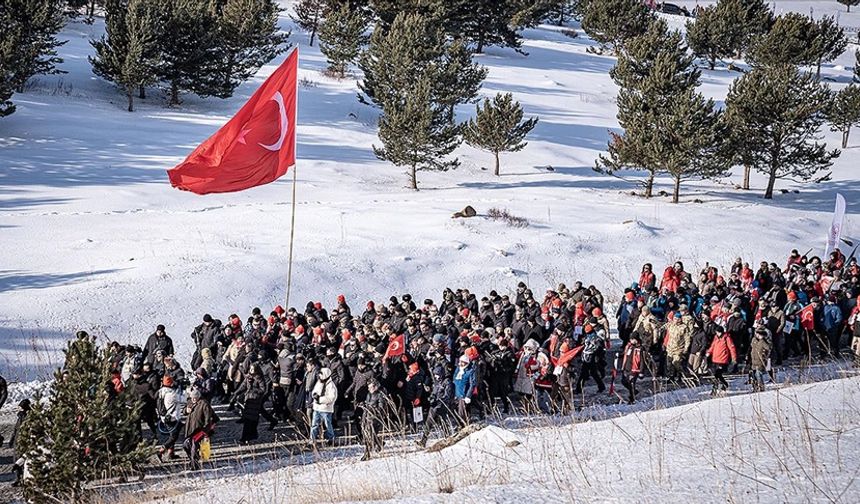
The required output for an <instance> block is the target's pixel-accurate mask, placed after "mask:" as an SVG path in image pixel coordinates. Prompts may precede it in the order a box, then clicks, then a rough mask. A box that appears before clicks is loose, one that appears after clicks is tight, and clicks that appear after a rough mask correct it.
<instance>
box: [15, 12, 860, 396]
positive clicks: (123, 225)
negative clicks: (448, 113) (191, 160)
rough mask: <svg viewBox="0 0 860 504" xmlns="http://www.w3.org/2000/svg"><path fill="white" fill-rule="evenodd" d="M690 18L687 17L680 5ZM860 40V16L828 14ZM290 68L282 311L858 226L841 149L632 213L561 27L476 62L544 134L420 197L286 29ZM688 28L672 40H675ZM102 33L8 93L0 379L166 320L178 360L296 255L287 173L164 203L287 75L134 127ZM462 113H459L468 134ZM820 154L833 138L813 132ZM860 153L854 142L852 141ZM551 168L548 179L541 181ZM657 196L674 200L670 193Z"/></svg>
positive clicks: (585, 69)
mask: <svg viewBox="0 0 860 504" xmlns="http://www.w3.org/2000/svg"><path fill="white" fill-rule="evenodd" d="M687 3H691V2H687ZM777 3H778V4H779V5H780V8H783V7H784V6H787V5H788V4H791V8H793V9H797V10H800V11H802V12H807V11H808V10H809V7H810V6H813V7H814V8H815V9H818V6H819V5H821V6H822V10H823V9H824V8H825V6H826V8H828V9H829V8H832V9H833V11H834V12H835V11H837V10H840V9H841V6H839V4H837V3H836V2H835V1H830V0H828V1H822V2H808V1H807V2H792V1H785V2H777ZM840 16H841V17H840V20H841V22H842V23H843V24H846V25H850V26H860V13H854V12H852V13H851V14H845V13H842V14H841V15H840ZM281 22H282V25H283V27H284V29H293V34H294V35H293V37H292V41H293V42H294V43H295V44H298V45H299V47H300V51H301V61H300V67H301V70H300V78H301V79H302V80H303V85H302V87H301V89H300V99H299V123H300V124H299V126H298V167H297V169H298V172H297V173H298V197H297V205H298V215H297V222H296V224H297V231H296V250H295V255H296V261H295V265H294V278H293V298H292V299H291V304H292V305H298V306H302V305H304V303H306V302H307V301H308V300H321V301H323V302H326V303H332V302H333V301H334V299H335V296H336V295H337V294H340V293H344V294H346V297H347V299H348V301H349V302H350V303H351V305H352V306H353V308H354V309H360V308H362V307H363V306H364V302H365V301H366V300H368V299H371V298H372V299H376V300H382V299H387V297H388V296H389V295H391V294H402V293H405V292H411V293H412V294H413V295H414V296H415V297H416V298H418V299H423V298H425V297H434V298H437V299H438V297H439V295H440V293H441V291H442V289H443V288H444V287H445V286H465V287H469V288H470V289H471V290H472V291H474V292H478V293H481V294H483V293H486V292H487V291H489V290H490V289H493V288H495V289H497V290H498V291H500V292H510V291H512V290H513V289H514V287H515V285H516V283H517V282H518V281H520V280H523V281H526V282H527V283H529V284H530V285H532V286H533V287H534V289H536V291H539V290H541V289H544V288H546V287H549V286H550V285H552V286H554V285H555V284H557V283H558V282H566V283H571V282H573V281H575V280H582V281H583V282H586V283H587V284H588V283H593V284H594V285H596V286H598V287H599V288H600V289H601V290H603V291H604V292H606V293H607V295H608V297H609V299H610V300H612V299H613V298H614V295H615V294H616V293H617V292H618V291H619V289H620V287H621V286H623V285H626V284H628V283H629V282H630V281H631V280H632V279H633V278H634V277H636V276H637V273H638V270H639V267H640V264H641V263H642V262H644V261H651V262H654V263H655V266H656V267H658V268H659V267H661V266H660V265H662V264H665V263H669V262H672V261H674V260H676V259H683V260H685V261H686V263H687V264H688V265H689V266H688V267H695V266H697V265H703V264H704V263H705V262H706V261H709V262H710V263H711V264H720V265H727V264H728V263H729V262H730V261H731V260H732V259H733V258H734V257H736V256H738V255H741V256H743V257H745V258H748V259H749V260H751V261H752V260H759V259H762V258H767V259H771V260H778V261H780V262H781V261H782V259H783V257H784V255H785V254H786V253H787V252H788V250H790V249H791V248H793V247H797V248H801V249H803V250H806V249H808V248H810V247H814V248H815V250H816V252H820V251H821V250H820V249H821V248H823V245H824V236H825V230H826V229H827V227H828V226H829V219H830V212H832V207H833V200H834V194H835V193H836V192H837V191H838V192H841V193H842V194H844V195H845V197H846V199H847V201H848V213H849V222H848V226H847V229H846V231H847V234H849V235H851V234H852V233H854V234H857V229H856V224H855V223H854V222H853V221H852V220H851V219H852V216H851V214H853V213H855V212H856V211H857V210H858V209H860V203H858V201H860V198H858V196H860V185H858V184H857V179H858V175H857V171H856V164H857V159H858V158H857V155H856V148H854V147H852V148H849V149H847V150H846V151H844V152H843V155H842V157H841V158H840V159H839V160H838V161H837V162H836V164H835V166H834V168H833V180H832V181H830V182H827V183H823V184H821V185H817V186H795V185H794V184H793V183H791V182H779V183H778V188H779V189H792V190H793V189H798V190H799V192H798V193H789V194H777V196H776V198H775V199H774V200H773V201H772V202H765V201H763V200H762V199H761V197H760V195H761V193H762V187H763V180H762V179H761V178H760V177H758V176H755V177H754V178H753V186H754V188H755V190H753V191H750V192H743V191H739V190H736V189H735V188H734V184H735V183H737V182H738V178H737V177H734V178H733V179H732V180H727V181H723V182H719V183H716V182H710V181H709V182H702V183H696V184H690V185H687V186H685V187H683V196H682V203H681V204H680V205H678V206H674V205H671V204H669V203H668V199H667V198H665V197H658V198H655V199H652V200H645V199H641V198H638V197H632V196H630V195H629V192H630V191H631V190H633V189H636V186H635V185H634V184H632V183H630V182H628V181H625V180H621V179H618V178H614V177H608V176H602V175H598V174H597V173H595V172H594V171H592V169H591V168H592V166H593V165H594V160H595V159H596V158H597V156H598V154H599V153H600V152H602V151H603V150H604V148H605V146H606V142H607V139H608V136H609V131H611V130H613V129H617V128H618V123H617V121H616V119H615V114H616V107H615V104H614V98H615V95H616V87H615V85H614V84H613V82H612V81H611V79H610V78H609V76H608V71H609V69H610V68H611V67H612V66H613V64H614V59H613V58H611V57H608V56H599V55H593V54H588V53H587V52H586V49H587V48H588V47H589V46H590V45H591V44H592V43H591V42H590V41H589V40H588V39H587V38H585V37H579V38H576V39H571V38H569V37H567V36H565V35H564V34H562V33H561V32H560V31H559V29H558V28H557V27H552V26H543V27H539V28H536V29H530V30H526V32H525V39H526V40H525V44H524V47H523V48H524V50H525V51H527V52H528V55H527V56H525V55H521V54H518V53H515V52H514V51H512V50H508V49H500V48H489V49H488V50H487V53H486V54H485V55H482V56H479V60H480V61H481V63H483V64H484V65H486V66H487V67H488V68H489V70H490V73H489V77H488V79H487V81H486V83H485V85H484V88H483V91H482V92H483V94H485V95H493V94H495V93H496V92H512V93H513V94H514V96H515V98H516V99H517V100H519V101H520V102H522V104H523V106H524V108H525V110H526V113H527V114H528V115H537V116H539V117H540V123H539V124H538V126H537V128H536V129H535V130H534V132H533V133H532V135H531V137H530V138H529V142H530V143H529V146H528V147H527V148H526V149H525V150H523V151H522V152H519V153H515V154H507V155H503V158H502V176H501V177H498V178H496V177H494V176H493V175H492V174H491V173H490V172H488V171H487V170H486V169H485V168H487V167H489V166H491V163H492V160H491V156H490V155H488V154H486V153H483V152H480V151H476V150H474V149H471V148H470V147H468V146H463V147H462V148H461V149H459V150H458V151H457V155H458V156H459V157H460V159H461V160H462V162H463V166H462V168H460V169H458V170H456V171H453V172H448V173H420V174H419V180H420V184H421V191H419V192H417V193H416V192H413V191H411V190H409V189H407V188H406V187H405V185H406V176H405V175H404V174H403V173H402V170H400V169H398V168H396V167H393V166H391V165H389V164H387V163H384V162H381V161H379V160H377V159H376V158H375V157H374V155H373V153H372V150H371V146H372V144H374V143H378V140H377V138H376V132H375V122H376V114H377V112H376V111H375V110H374V109H372V108H370V107H366V106H363V105H360V104H359V103H358V102H357V100H356V98H355V94H356V81H355V79H347V80H343V81H335V80H331V79H328V78H325V77H323V76H321V75H320V73H319V70H320V69H322V68H323V67H324V66H325V61H324V58H323V57H322V56H321V55H320V53H319V51H318V49H317V48H316V47H308V46H307V37H306V36H305V35H304V34H302V33H300V32H299V31H298V30H296V29H294V27H293V26H292V22H291V21H290V20H289V18H288V17H287V16H286V15H284V16H283V17H282V20H281ZM679 26H680V23H679ZM102 31H103V25H102V23H100V22H96V24H94V25H93V26H88V25H85V24H81V23H71V24H69V25H68V26H67V28H66V29H65V30H64V31H63V33H62V37H63V38H65V39H68V43H67V44H66V45H65V46H63V47H62V48H60V55H61V56H62V57H63V58H64V59H65V62H64V63H63V65H62V66H61V68H62V69H63V70H66V71H67V72H68V73H67V74H64V75H58V76H41V77H38V78H36V79H34V80H33V82H32V83H31V84H29V85H28V87H27V91H26V92H25V93H22V94H19V95H16V96H15V99H14V101H15V102H16V103H17V105H18V111H17V113H15V114H14V115H12V116H10V117H8V118H4V119H3V120H0V145H1V146H2V148H0V233H2V244H3V246H2V247H0V374H3V375H4V376H6V377H7V379H9V380H10V381H16V380H32V379H36V378H40V377H44V376H45V375H46V374H47V373H48V372H49V371H50V369H51V368H52V366H54V365H56V364H57V363H58V362H59V361H60V360H61V353H60V350H61V348H62V347H63V346H64V342H65V340H66V339H67V338H68V337H69V336H70V334H71V333H72V331H73V330H75V329H87V330H90V331H93V332H96V333H98V334H102V335H104V336H105V337H106V338H109V339H114V340H119V341H123V342H137V343H143V342H144V341H145V338H146V336H147V335H148V334H149V333H151V332H152V331H153V330H154V328H155V326H156V325H157V324H159V323H163V324H165V325H166V326H167V331H168V334H170V335H172V336H173V338H174V341H175V343H176V345H177V347H178V351H179V353H180V357H182V358H183V360H186V359H187V358H188V357H189V356H190V354H191V346H192V343H191V340H190V338H189V336H188V335H189V334H190V332H191V330H192V328H193V327H194V325H196V324H197V323H199V320H200V318H201V316H202V315H203V314H204V313H207V312H208V313H212V314H213V315H215V316H217V317H220V318H225V317H226V316H227V315H229V314H230V313H233V312H236V313H239V314H240V315H243V316H247V315H248V313H249V311H250V309H251V308H252V307H254V306H261V307H263V308H264V310H268V309H270V308H271V307H272V306H274V305H275V304H277V303H283V297H284V291H285V283H286V282H285V280H286V278H285V277H286V262H287V245H288V238H289V210H290V182H289V177H285V178H284V179H283V180H281V181H278V182H276V183H273V184H270V185H268V186H264V187H259V188H255V189H252V190H249V191H245V192H241V193H236V194H224V195H210V196H206V197H200V196H195V195H193V194H189V193H185V192H180V191H177V190H174V189H172V188H171V187H170V185H169V183H168V181H167V177H166V174H165V172H164V170H165V169H168V168H170V167H172V166H173V165H174V164H176V163H178V162H179V161H181V160H182V159H183V158H184V156H185V155H187V154H188V153H189V152H190V151H191V150H192V149H193V148H194V147H195V146H196V145H197V144H198V143H199V142H200V141H202V140H203V139H205V138H206V137H208V136H209V135H210V134H211V133H213V132H214V131H215V130H216V129H217V128H218V127H219V126H220V125H221V124H223V122H225V121H226V120H227V119H228V118H229V117H230V115H231V114H232V113H233V112H234V111H236V110H237V109H238V108H239V106H240V105H241V104H242V103H243V101H244V100H245V99H247V98H248V97H249V96H250V94H251V93H252V92H253V90H254V89H255V88H256V86H257V85H259V83H260V82H262V80H263V79H265V78H266V76H267V75H268V74H269V73H271V72H272V71H273V69H274V68H275V67H276V66H277V65H278V64H279V63H280V59H278V60H276V61H273V62H271V64H270V65H267V66H266V67H264V68H263V69H261V71H260V72H259V74H258V75H257V76H256V77H255V78H254V79H252V81H251V82H248V83H246V84H245V85H243V86H242V87H240V88H239V90H238V92H237V94H236V96H235V97H233V98H232V99H229V100H218V99H207V100H203V99H199V98H195V97H193V96H185V97H184V100H185V101H184V104H183V105H182V106H181V107H179V108H176V109H168V108H166V107H165V100H164V98H163V96H161V94H160V93H159V92H157V91H155V90H150V98H148V99H147V100H144V101H142V102H140V103H139V104H138V111H137V112H135V113H127V112H125V110H124V107H125V100H124V98H123V97H122V96H121V95H120V94H118V93H117V92H116V90H115V89H114V88H113V87H112V85H110V84H109V83H107V82H104V81H102V80H100V79H98V78H97V77H95V76H94V75H93V74H92V72H91V70H90V66H89V63H88V62H87V56H88V55H90V54H92V49H91V47H90V45H89V40H90V39H91V38H94V37H97V36H98V35H100V34H101V33H102ZM853 64H854V63H853V46H852V47H851V48H850V50H849V51H848V52H846V54H845V55H843V57H842V58H840V59H839V60H838V61H836V62H834V63H833V64H831V65H827V66H826V67H825V68H824V69H823V75H824V76H825V78H827V79H828V80H829V81H830V82H832V85H833V86H834V87H835V88H836V87H839V86H843V85H845V84H846V83H848V82H849V81H850V78H851V73H852V72H851V70H852V68H851V67H853ZM737 76H738V74H737V73H733V72H729V71H727V70H725V69H718V70H715V71H713V72H708V71H705V72H704V73H703V76H702V90H703V92H704V93H706V94H707V95H708V96H712V97H714V98H715V99H717V100H718V101H721V100H722V99H723V98H724V97H725V94H726V91H727V88H728V85H729V83H730V82H731V81H732V79H734V78H736V77H737ZM473 113H474V108H473V107H472V106H465V107H462V108H461V109H460V110H459V115H460V117H461V118H466V117H468V116H469V115H470V114H473ZM826 135H827V139H828V141H829V142H830V143H831V145H833V146H837V145H838V141H839V135H838V134H837V133H831V132H829V131H827V132H826ZM851 143H852V145H860V138H855V139H852V142H851ZM548 166H551V167H552V168H553V170H552V171H549V170H548V169H547V167H548ZM658 189H667V190H668V189H669V184H668V180H661V181H660V186H659V187H658ZM467 204H470V205H472V206H474V207H475V208H476V209H477V211H478V213H479V214H485V213H486V212H487V210H488V209H489V208H492V207H500V208H507V209H508V210H509V211H510V212H511V213H512V214H514V215H517V216H521V217H525V218H527V219H528V220H529V222H530V226H529V227H527V228H522V229H519V228H510V227H506V226H505V225H504V224H502V223H498V222H494V221H490V220H487V219H485V218H484V217H481V216H479V217H478V218H475V219H469V220H452V219H451V218H450V216H451V214H452V213H453V212H455V211H457V210H460V209H461V208H462V207H463V206H465V205H467Z"/></svg>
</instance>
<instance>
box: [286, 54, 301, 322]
mask: <svg viewBox="0 0 860 504" xmlns="http://www.w3.org/2000/svg"><path fill="white" fill-rule="evenodd" d="M295 51H296V89H295V93H296V94H295V96H296V99H295V110H294V111H293V117H295V118H296V119H295V124H293V148H294V149H296V150H298V142H297V141H296V132H297V130H298V129H299V75H298V72H299V48H298V47H296V48H295ZM296 154H298V152H297V153H296ZM298 165H299V163H298V155H296V162H295V164H294V165H293V202H292V205H291V206H292V216H291V217H290V256H289V260H288V264H287V299H286V303H285V304H284V309H285V310H289V309H290V290H291V288H292V284H293V241H294V238H295V236H296V168H297V167H298Z"/></svg>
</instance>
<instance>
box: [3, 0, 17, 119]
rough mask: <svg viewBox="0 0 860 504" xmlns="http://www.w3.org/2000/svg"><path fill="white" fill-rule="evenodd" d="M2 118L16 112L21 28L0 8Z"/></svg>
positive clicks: (5, 10) (6, 11) (7, 12)
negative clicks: (18, 41) (16, 65)
mask: <svg viewBox="0 0 860 504" xmlns="http://www.w3.org/2000/svg"><path fill="white" fill-rule="evenodd" d="M0 30H2V33H3V35H2V37H0V117H6V116H7V115H10V114H13V113H14V112H15V105H14V104H13V103H12V99H11V98H12V95H13V94H14V92H15V69H14V66H13V64H14V61H15V55H16V50H17V46H16V41H17V40H18V39H19V38H20V34H19V33H18V30H19V27H18V26H17V25H15V24H14V23H13V22H12V18H11V14H10V13H9V11H8V10H7V9H2V8H0Z"/></svg>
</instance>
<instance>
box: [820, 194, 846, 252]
mask: <svg viewBox="0 0 860 504" xmlns="http://www.w3.org/2000/svg"><path fill="white" fill-rule="evenodd" d="M844 220H845V198H843V197H842V195H841V194H837V195H836V209H835V210H834V211H833V223H832V224H830V230H829V231H828V232H827V247H826V248H825V249H824V258H823V259H824V260H825V261H826V260H827V259H828V258H829V257H830V253H831V252H833V250H834V249H836V248H838V247H839V239H840V238H841V237H842V223H843V221H844Z"/></svg>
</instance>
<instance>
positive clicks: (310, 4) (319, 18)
mask: <svg viewBox="0 0 860 504" xmlns="http://www.w3.org/2000/svg"><path fill="white" fill-rule="evenodd" d="M329 3H330V0H299V1H298V2H296V4H295V5H294V6H293V14H292V15H291V16H290V17H291V18H293V21H294V22H295V23H296V24H297V25H298V26H299V28H301V29H302V31H305V32H307V33H310V35H311V40H310V46H311V47H313V45H314V38H315V37H316V35H317V30H319V28H320V25H321V24H322V22H323V20H324V19H325V16H326V15H327V14H328V12H329V11H330V5H329Z"/></svg>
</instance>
